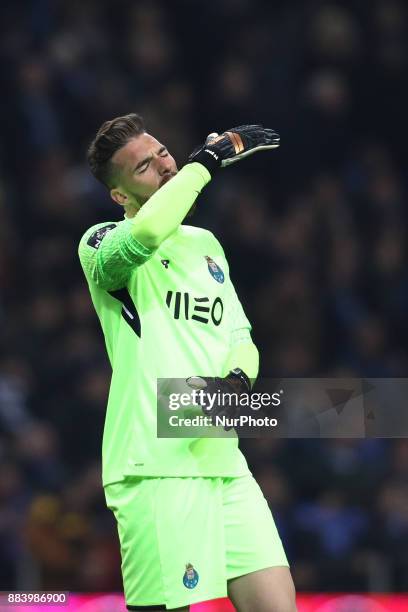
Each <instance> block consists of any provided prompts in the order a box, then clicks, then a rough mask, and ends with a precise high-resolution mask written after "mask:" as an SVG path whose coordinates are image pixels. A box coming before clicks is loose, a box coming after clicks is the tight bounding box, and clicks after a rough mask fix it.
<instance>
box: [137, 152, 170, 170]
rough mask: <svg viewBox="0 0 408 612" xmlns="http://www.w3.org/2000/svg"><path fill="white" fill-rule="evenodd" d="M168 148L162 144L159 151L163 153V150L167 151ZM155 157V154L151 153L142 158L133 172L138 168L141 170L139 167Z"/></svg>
mask: <svg viewBox="0 0 408 612" xmlns="http://www.w3.org/2000/svg"><path fill="white" fill-rule="evenodd" d="M166 149H167V147H165V146H164V145H162V146H161V147H160V149H159V151H158V153H157V154H158V155H160V154H161V153H163V151H165V150H166ZM152 158H153V155H149V157H145V158H144V159H142V160H141V161H140V162H139V163H138V164H137V165H136V166H135V167H134V168H133V172H135V171H136V170H139V168H141V167H142V166H144V165H145V164H147V163H149V162H151V160H152Z"/></svg>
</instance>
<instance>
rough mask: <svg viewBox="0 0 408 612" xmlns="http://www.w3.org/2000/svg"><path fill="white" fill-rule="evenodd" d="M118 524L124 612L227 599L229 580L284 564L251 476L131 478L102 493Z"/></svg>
mask: <svg viewBox="0 0 408 612" xmlns="http://www.w3.org/2000/svg"><path fill="white" fill-rule="evenodd" d="M105 496H106V501H107V505H108V507H109V508H110V509H111V510H112V511H113V512H114V514H115V517H116V521H117V524H118V532H119V540H120V546H121V555H122V575H123V583H124V590H125V599H126V603H127V606H128V609H130V610H132V609H136V610H137V609H138V607H139V606H154V607H160V606H162V608H163V609H172V608H178V607H182V606H188V605H189V604H193V603H197V602H201V601H206V600H209V599H216V598H218V597H226V596H227V581H228V580H230V579H231V578H236V577H237V576H242V575H244V574H248V573H250V572H254V571H256V570H259V569H263V568H266V567H273V566H277V565H285V566H287V565H288V562H287V559H286V555H285V552H284V550H283V546H282V543H281V540H280V538H279V535H278V532H277V530H276V527H275V523H274V521H273V518H272V515H271V512H270V510H269V507H268V504H267V502H266V500H265V498H264V496H263V494H262V492H261V490H260V488H259V486H258V484H257V482H256V481H255V479H254V478H253V476H252V474H250V473H248V474H247V475H245V476H239V477H236V478H139V477H128V478H126V479H125V480H124V481H122V482H118V483H113V484H110V485H107V486H106V487H105Z"/></svg>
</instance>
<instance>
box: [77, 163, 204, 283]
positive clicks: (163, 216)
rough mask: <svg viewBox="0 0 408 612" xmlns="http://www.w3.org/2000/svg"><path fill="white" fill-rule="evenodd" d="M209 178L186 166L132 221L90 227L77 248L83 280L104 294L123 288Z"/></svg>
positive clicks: (197, 167) (198, 166) (194, 166)
mask: <svg viewBox="0 0 408 612" xmlns="http://www.w3.org/2000/svg"><path fill="white" fill-rule="evenodd" d="M210 178H211V177H210V174H209V173H208V171H207V170H206V169H205V168H204V166H202V165H201V164H197V163H194V164H187V165H186V166H184V168H182V169H181V170H180V172H179V173H178V174H177V175H176V176H175V177H174V178H173V179H171V181H169V182H168V183H166V184H165V185H164V186H163V187H162V188H161V189H159V190H158V191H157V192H156V193H155V194H154V195H153V196H152V197H151V198H150V199H149V200H148V202H146V204H145V205H144V206H143V207H142V208H141V210H140V211H139V212H138V213H137V215H136V216H135V217H134V218H133V219H126V220H125V221H123V222H120V223H115V222H110V223H100V224H98V225H95V226H93V227H91V228H90V229H89V230H88V231H87V232H86V233H85V234H84V236H83V237H82V240H81V242H80V245H79V258H80V261H81V265H82V267H83V269H84V272H85V276H86V277H87V279H88V280H90V279H91V280H92V281H93V282H95V283H96V284H97V285H98V286H99V287H100V288H101V289H105V290H107V291H111V290H115V289H120V288H122V287H124V286H125V285H126V284H127V282H128V280H129V277H130V275H131V273H132V272H133V270H134V269H135V268H136V267H138V266H141V265H143V264H144V263H145V262H146V261H148V259H150V257H151V256H152V255H153V253H154V252H155V250H156V248H157V247H158V246H159V245H160V244H161V242H163V241H164V240H165V239H166V238H167V237H168V236H170V235H171V234H172V233H173V232H174V231H175V230H176V229H177V228H178V226H179V225H180V223H181V222H182V221H183V219H184V218H185V216H186V214H187V213H188V211H189V210H190V208H191V206H192V205H193V204H194V202H195V200H196V198H197V196H198V194H199V193H200V191H201V190H202V189H203V187H204V186H205V185H206V184H207V182H208V181H209V180H210Z"/></svg>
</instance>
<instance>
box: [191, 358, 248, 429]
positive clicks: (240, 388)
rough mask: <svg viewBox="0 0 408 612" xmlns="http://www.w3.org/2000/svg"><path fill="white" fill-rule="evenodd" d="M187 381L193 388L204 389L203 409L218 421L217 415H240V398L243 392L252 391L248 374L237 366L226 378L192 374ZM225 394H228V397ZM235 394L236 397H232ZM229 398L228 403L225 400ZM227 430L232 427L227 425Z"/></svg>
mask: <svg viewBox="0 0 408 612" xmlns="http://www.w3.org/2000/svg"><path fill="white" fill-rule="evenodd" d="M186 383H187V384H188V386H189V387H191V388H192V389H196V390H200V391H203V393H200V403H201V409H202V411H203V413H204V414H205V415H206V416H209V417H210V418H211V420H212V424H213V425H214V424H215V423H216V421H215V417H216V416H218V417H221V418H222V417H225V418H228V419H229V418H235V417H237V416H239V412H240V405H239V398H240V396H241V395H242V394H243V393H247V394H249V393H250V392H251V383H250V381H249V378H248V376H247V375H246V374H245V372H243V371H242V370H241V369H240V368H235V369H234V370H231V372H230V373H229V374H228V375H227V376H226V377H225V378H208V377H205V376H190V378H187V380H186ZM224 394H228V396H227V398H225V397H224ZM231 394H233V396H234V397H231ZM225 399H228V400H229V401H228V403H226V402H225ZM224 429H225V431H229V430H230V429H232V427H231V426H228V425H225V426H224Z"/></svg>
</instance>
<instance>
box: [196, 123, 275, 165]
mask: <svg viewBox="0 0 408 612" xmlns="http://www.w3.org/2000/svg"><path fill="white" fill-rule="evenodd" d="M279 144H280V136H279V134H277V133H276V132H275V131H274V130H270V129H267V128H264V127H262V125H240V126H238V127H235V128H231V129H230V130H227V131H226V132H223V133H222V134H220V135H218V134H216V133H212V134H210V135H209V136H208V137H207V139H206V141H205V143H204V144H203V145H202V146H201V147H199V148H198V149H196V150H195V151H193V153H191V155H190V156H189V158H188V161H189V162H198V163H200V164H202V165H203V166H205V167H206V168H207V170H208V171H209V172H210V174H213V172H214V171H215V170H217V169H218V168H221V167H225V166H229V165H230V164H234V163H235V162H237V161H240V160H241V159H244V157H247V156H248V155H252V153H256V151H267V150H269V149H276V148H277V147H279Z"/></svg>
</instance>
